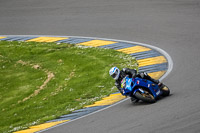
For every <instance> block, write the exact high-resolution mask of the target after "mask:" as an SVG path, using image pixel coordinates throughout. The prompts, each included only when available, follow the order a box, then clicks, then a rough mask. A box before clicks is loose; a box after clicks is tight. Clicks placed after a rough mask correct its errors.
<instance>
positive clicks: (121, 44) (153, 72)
mask: <svg viewBox="0 0 200 133" xmlns="http://www.w3.org/2000/svg"><path fill="white" fill-rule="evenodd" d="M0 40H8V41H35V42H57V43H72V44H78V45H85V46H92V47H100V48H109V49H115V50H117V51H120V52H124V53H127V54H130V55H132V56H134V57H136V59H137V60H138V63H139V72H142V71H147V72H148V73H149V75H150V76H152V77H153V78H155V79H160V78H161V77H162V78H164V77H165V76H166V75H167V74H168V73H169V72H170V71H171V69H172V67H173V62H172V60H171V57H170V56H169V55H168V54H167V53H166V52H165V51H163V50H162V49H160V48H157V47H154V46H150V45H147V44H142V43H136V42H129V41H122V40H115V39H103V38H92V37H74V36H31V35H30V36H25V35H24V36H22V35H21V36H20V35H7V36H0ZM158 51H159V52H158ZM161 53H162V54H161ZM163 55H164V56H163ZM168 61H169V63H168ZM122 99H124V100H126V99H125V97H124V96H122V95H121V94H120V93H115V94H111V95H110V96H108V97H106V98H103V100H101V101H97V102H95V103H94V104H92V105H88V106H85V107H84V108H83V109H80V110H76V111H74V112H72V113H71V114H68V115H63V116H61V117H60V118H59V119H55V120H52V121H48V122H47V123H44V124H47V125H51V126H49V127H45V128H43V129H39V130H37V131H36V130H33V127H41V125H43V124H41V125H38V126H32V127H30V129H27V130H22V131H18V132H16V133H21V132H23V131H26V132H29V131H30V132H42V131H44V130H48V129H50V128H53V127H55V126H59V125H63V124H65V123H68V122H71V121H74V120H76V119H80V118H82V117H86V116H88V115H90V114H94V113H95V112H99V111H101V110H105V109H107V108H109V107H111V106H114V105H116V104H118V103H120V102H123V101H124V100H122ZM56 122H58V123H56ZM53 123H54V124H55V125H54V124H53Z"/></svg>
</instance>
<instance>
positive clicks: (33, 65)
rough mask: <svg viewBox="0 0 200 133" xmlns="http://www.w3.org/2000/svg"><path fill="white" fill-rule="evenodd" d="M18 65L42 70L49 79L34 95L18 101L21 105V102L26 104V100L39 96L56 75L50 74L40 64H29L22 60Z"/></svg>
mask: <svg viewBox="0 0 200 133" xmlns="http://www.w3.org/2000/svg"><path fill="white" fill-rule="evenodd" d="M17 64H21V65H25V66H30V67H31V68H33V69H40V70H42V71H43V72H45V73H46V74H47V79H46V80H45V81H44V83H43V84H42V85H41V86H40V87H39V89H37V90H35V91H34V93H32V94H31V95H29V96H28V97H26V98H24V99H23V100H22V101H18V103H21V102H25V101H26V100H28V99H30V98H32V97H35V96H37V95H38V94H39V93H40V91H41V90H43V89H44V88H45V86H46V85H47V83H48V82H50V81H51V80H52V79H53V78H54V77H55V75H54V73H53V72H50V71H48V70H46V69H43V68H42V67H41V66H40V65H38V64H30V63H29V62H25V61H22V60H19V61H17Z"/></svg>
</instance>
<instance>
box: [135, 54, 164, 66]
mask: <svg viewBox="0 0 200 133" xmlns="http://www.w3.org/2000/svg"><path fill="white" fill-rule="evenodd" d="M166 62H167V60H166V59H165V57H164V56H157V57H152V58H146V59H141V60H138V64H139V67H143V66H149V65H155V64H162V63H166Z"/></svg>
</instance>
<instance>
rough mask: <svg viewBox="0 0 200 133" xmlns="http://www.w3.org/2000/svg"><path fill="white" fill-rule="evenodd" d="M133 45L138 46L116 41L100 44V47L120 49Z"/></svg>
mask: <svg viewBox="0 0 200 133" xmlns="http://www.w3.org/2000/svg"><path fill="white" fill-rule="evenodd" d="M133 46H136V45H134V44H130V43H123V42H119V43H114V44H109V45H103V46H100V48H108V49H115V50H118V49H123V48H129V47H133Z"/></svg>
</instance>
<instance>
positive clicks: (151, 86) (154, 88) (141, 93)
mask: <svg viewBox="0 0 200 133" xmlns="http://www.w3.org/2000/svg"><path fill="white" fill-rule="evenodd" d="M121 88H122V93H123V95H125V96H129V97H131V100H132V99H136V102H138V101H139V100H142V101H143V102H148V103H155V102H156V100H157V99H158V98H159V97H161V96H164V97H165V96H169V94H170V90H169V88H168V87H167V86H166V85H162V86H160V87H159V86H158V85H157V84H155V83H153V82H152V81H150V80H147V79H142V78H138V77H136V78H129V77H128V76H126V77H125V78H124V79H123V80H122V81H121ZM132 101H133V100H132Z"/></svg>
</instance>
